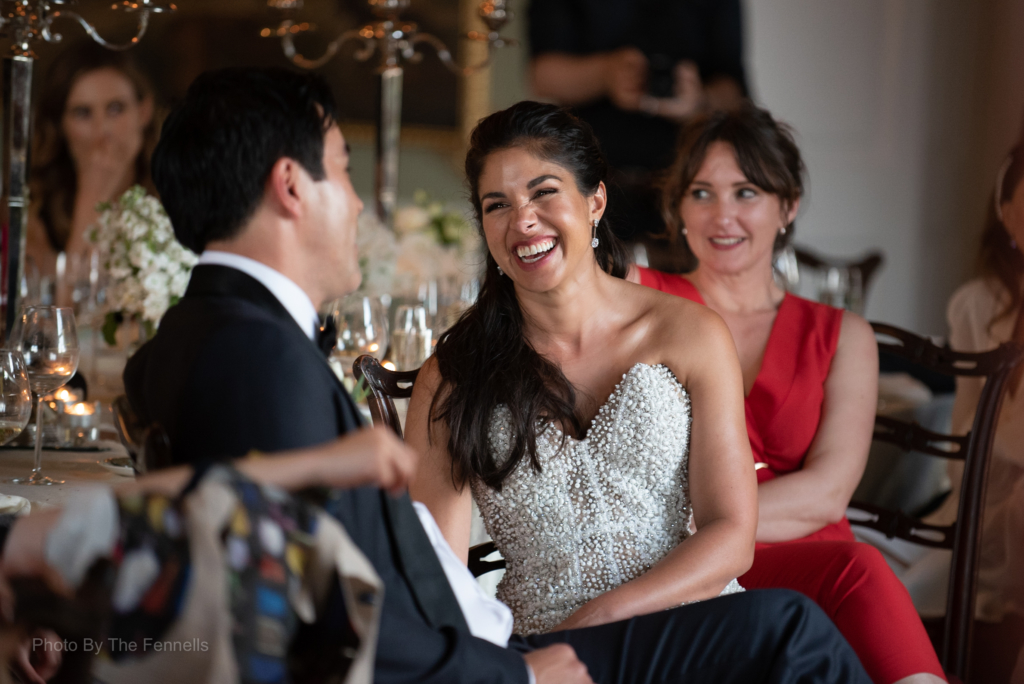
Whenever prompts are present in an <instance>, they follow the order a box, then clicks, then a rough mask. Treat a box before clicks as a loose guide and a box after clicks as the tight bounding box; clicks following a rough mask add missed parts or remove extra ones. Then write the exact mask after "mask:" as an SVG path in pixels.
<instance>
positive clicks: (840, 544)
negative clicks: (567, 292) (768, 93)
mask: <svg viewBox="0 0 1024 684" xmlns="http://www.w3.org/2000/svg"><path fill="white" fill-rule="evenodd" d="M803 170H804V168H803V162H802V161H801V158H800V152H799V150H798V149H797V147H796V144H795V143H794V142H793V138H792V135H791V134H790V132H789V130H788V128H786V127H785V126H784V125H781V124H778V123H777V122H775V121H774V120H773V119H772V117H771V115H770V114H769V113H768V112H766V111H764V110H761V109H756V108H754V107H750V108H748V109H746V110H744V111H740V112H735V113H720V114H716V115H713V116H711V117H709V118H706V119H703V120H700V121H697V122H695V123H694V124H692V125H691V126H689V127H688V128H687V130H686V131H685V132H684V134H683V139H682V146H681V148H680V154H679V157H678V158H677V160H676V163H675V164H674V166H673V167H672V170H671V176H670V177H669V182H668V185H667V186H666V190H665V196H664V207H665V216H666V220H667V222H668V225H669V226H670V230H672V229H673V228H674V229H675V230H678V231H679V233H680V234H681V236H682V237H683V239H684V241H685V243H686V246H687V247H688V248H689V249H690V251H691V252H692V254H693V256H694V258H695V260H696V262H697V264H698V265H697V267H696V269H695V270H693V271H691V272H690V273H688V274H686V276H680V275H670V274H666V273H660V272H658V271H652V270H649V269H645V268H635V269H634V270H633V271H631V273H630V279H631V280H633V281H634V282H640V283H642V284H644V285H647V286H649V287H653V288H656V289H658V290H661V291H663V292H669V293H672V294H676V295H679V296H681V297H686V298H688V299H691V300H693V301H696V302H699V303H702V304H705V305H707V306H709V307H710V308H711V309H713V310H714V311H716V312H717V313H718V314H719V315H720V316H721V317H722V318H723V319H724V320H725V322H726V324H727V325H728V327H729V330H730V331H731V332H732V336H733V339H734V341H735V343H736V349H737V352H738V354H739V357H740V365H741V367H742V370H743V382H744V391H745V394H746V400H745V403H746V420H747V433H748V435H749V437H750V446H751V449H752V451H753V454H754V461H755V468H757V477H758V485H759V486H758V513H759V520H758V527H757V546H756V551H755V554H754V564H753V567H752V568H751V569H750V571H749V572H747V573H746V574H745V575H743V576H742V577H740V578H739V580H740V584H742V585H743V586H744V587H746V588H748V589H755V588H767V587H784V588H789V589H795V590H797V591H800V592H802V593H804V594H806V595H807V596H809V597H810V598H812V599H814V600H815V601H816V602H817V603H818V605H820V606H821V607H822V608H823V609H824V610H825V612H826V613H828V614H829V616H830V617H831V618H832V620H833V621H834V622H835V623H836V625H837V626H838V627H839V629H840V631H841V632H842V633H843V635H844V636H845V637H846V638H847V640H848V641H849V642H850V644H851V645H852V646H853V648H854V650H855V651H856V652H857V654H858V655H859V656H860V658H861V661H862V662H863V664H864V667H865V668H866V669H867V671H868V674H870V675H871V677H872V679H873V680H874V681H875V682H877V683H878V684H889V683H891V682H906V683H909V682H938V681H944V678H943V673H942V668H941V667H940V666H939V663H938V659H937V658H936V656H935V651H934V649H933V648H932V645H931V643H930V641H929V640H928V636H927V634H926V633H925V630H924V627H923V625H922V624H921V620H920V618H919V617H918V615H917V613H916V612H915V611H914V606H913V604H912V603H911V600H910V596H909V595H908V594H907V591H906V589H905V588H904V587H903V585H902V584H900V582H899V580H898V579H897V578H896V576H895V575H894V574H893V573H892V571H891V570H890V569H889V567H888V566H887V565H886V564H885V561H884V560H883V559H882V556H881V554H880V553H879V552H878V551H877V550H876V549H874V548H873V547H871V546H868V545H866V544H861V543H859V542H856V541H855V540H854V537H853V533H852V532H851V530H850V524H849V522H847V520H846V517H845V511H846V507H847V504H848V503H849V501H850V497H851V495H852V494H853V490H854V489H855V488H856V486H857V483H858V482H859V481H860V477H861V474H862V473H863V470H864V464H865V462H866V460H867V453H868V447H869V445H870V441H871V433H872V425H873V422H874V415H875V403H876V397H877V382H878V352H877V347H876V344H875V338H874V334H873V333H872V331H871V327H870V326H869V325H868V324H867V322H865V321H864V319H862V318H860V317H859V316H857V315H855V314H852V313H849V312H844V311H842V310H840V309H835V308H832V307H830V306H825V305H823V304H817V303H815V302H811V301H808V300H805V299H801V298H799V297H795V296H793V295H790V294H788V293H786V292H785V291H784V290H783V289H782V288H780V287H779V286H778V285H777V284H776V282H775V280H774V278H773V272H772V258H773V255H774V253H775V251H776V250H777V249H778V248H780V247H782V246H784V245H785V243H786V242H788V240H789V239H790V238H791V237H792V233H793V220H794V218H795V217H796V214H797V210H798V209H799V206H800V197H801V195H802V193H803V181H802V175H803Z"/></svg>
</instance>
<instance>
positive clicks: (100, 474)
mask: <svg viewBox="0 0 1024 684" xmlns="http://www.w3.org/2000/svg"><path fill="white" fill-rule="evenodd" d="M127 455H128V454H127V452H126V451H125V449H124V447H123V446H121V444H119V443H118V442H115V441H100V442H98V443H96V444H95V445H91V446H90V447H88V448H87V450H75V449H73V448H68V449H43V473H44V474H45V475H49V476H50V477H52V478H53V479H55V480H64V484H54V485H24V484H14V483H12V482H11V480H12V479H14V478H17V477H26V476H27V475H29V474H30V473H31V472H32V459H33V456H34V451H33V450H32V449H30V448H10V447H2V448H0V494H5V495H9V496H20V497H23V498H25V499H28V500H29V502H30V503H31V504H32V507H33V508H46V507H49V506H60V505H62V504H63V503H64V502H65V501H67V499H68V497H70V496H71V495H72V494H73V493H74V492H75V491H76V490H79V489H82V488H83V487H91V486H104V485H105V486H115V485H118V484H121V483H123V482H127V481H128V480H129V479H131V478H130V477H125V476H124V475H120V474H118V473H115V472H113V471H112V470H109V469H108V468H105V467H104V466H103V465H101V464H102V463H103V462H104V461H106V460H107V459H109V458H118V457H125V456H127Z"/></svg>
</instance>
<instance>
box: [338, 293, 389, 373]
mask: <svg viewBox="0 0 1024 684" xmlns="http://www.w3.org/2000/svg"><path fill="white" fill-rule="evenodd" d="M330 315H331V316H332V317H334V324H335V325H336V326H337V328H338V344H337V346H335V347H334V350H333V351H332V352H331V361H332V364H337V365H338V366H340V367H341V371H342V373H343V374H344V376H345V377H348V378H352V379H354V378H353V375H352V364H353V363H355V361H356V359H357V358H359V357H360V356H362V355H363V354H369V355H370V356H372V357H374V358H375V359H377V360H378V361H380V360H381V359H382V358H384V352H386V351H387V348H388V317H387V314H386V312H385V311H384V305H383V304H381V302H380V299H379V298H377V297H364V296H358V295H357V296H353V297H346V298H345V299H339V300H337V301H336V302H334V304H333V306H332V307H331V314H330ZM336 372H337V369H336Z"/></svg>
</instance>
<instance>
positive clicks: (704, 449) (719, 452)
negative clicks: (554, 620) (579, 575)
mask: <svg viewBox="0 0 1024 684" xmlns="http://www.w3.org/2000/svg"><path fill="white" fill-rule="evenodd" d="M658 296H665V295H658ZM677 301H684V300H677ZM676 306H677V307H678V305H676ZM683 306H686V307H687V311H686V315H685V317H684V318H683V321H684V322H685V325H684V324H682V323H678V324H676V325H675V326H673V330H671V331H665V332H669V333H670V334H671V337H668V336H666V337H665V338H664V339H672V340H674V343H673V350H671V351H668V352H667V354H668V358H669V359H670V362H669V363H668V365H669V367H670V368H672V369H673V371H674V372H676V373H677V377H679V379H680V380H681V381H682V382H683V383H684V384H685V386H686V388H687V391H688V392H689V393H690V398H691V410H692V415H693V420H692V427H691V434H690V458H689V481H690V500H691V504H692V506H693V512H694V520H695V522H696V525H697V532H696V533H695V534H694V535H692V536H691V537H690V538H688V539H687V540H686V541H685V542H683V543H682V544H680V545H679V546H677V547H676V548H675V549H673V550H672V551H671V552H670V553H669V554H668V555H667V556H666V557H665V558H664V559H662V560H661V561H660V562H659V563H658V564H657V565H655V566H654V567H653V568H651V569H650V570H649V571H648V572H647V573H645V574H644V575H642V576H640V577H638V578H636V579H634V580H632V581H631V582H628V583H626V584H623V585H622V586H620V587H618V588H616V589H613V590H611V591H609V592H607V593H605V594H603V595H601V596H599V597H598V598H596V599H594V600H593V601H590V602H589V603H587V604H585V605H584V606H582V607H581V608H580V609H579V610H578V611H576V613H574V614H573V615H572V616H571V617H570V618H569V619H568V620H566V621H565V622H563V623H562V624H561V625H559V627H558V628H559V629H569V628H578V627H586V626H591V625H597V624H604V623H608V622H614V621H617V620H624V619H626V618H629V617H632V616H635V615H642V614H645V613H652V612H656V611H659V610H664V609H666V608H670V607H673V606H678V605H680V604H681V603H683V602H684V601H694V600H698V599H706V598H711V597H714V596H717V595H718V594H719V593H721V591H722V589H723V588H725V585H726V584H727V583H728V582H729V581H730V580H732V579H733V578H735V577H738V576H739V575H741V574H743V573H744V572H746V571H747V570H748V569H749V568H750V564H751V563H752V562H753V557H754V532H755V530H756V527H757V480H756V478H755V476H754V469H753V467H752V463H753V457H752V456H751V453H750V443H749V441H748V439H747V432H746V423H745V419H744V411H743V378H742V373H741V371H740V367H739V361H738V360H737V356H736V352H735V350H734V348H733V343H732V336H731V335H730V334H729V330H728V329H727V328H726V326H725V323H723V322H722V320H721V319H720V318H719V317H718V315H717V314H715V313H713V312H711V311H710V310H709V309H705V308H703V307H698V306H697V305H694V304H692V303H690V302H685V304H684V305H683ZM697 319H700V320H699V322H698V320H697ZM659 334H660V333H659ZM678 350H685V351H684V352H683V353H679V351H678ZM682 369H686V372H685V373H683V372H682Z"/></svg>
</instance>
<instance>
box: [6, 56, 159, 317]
mask: <svg viewBox="0 0 1024 684" xmlns="http://www.w3.org/2000/svg"><path fill="white" fill-rule="evenodd" d="M43 84H44V85H43V88H42V89H41V91H40V93H39V100H38V103H39V104H38V107H37V110H36V119H35V140H34V145H33V150H32V155H33V156H32V159H33V166H32V170H31V174H30V180H29V182H30V188H29V189H30V197H31V205H30V211H29V225H28V236H27V242H28V247H27V249H28V251H27V254H28V256H29V257H30V258H31V260H32V261H31V265H28V266H26V272H27V273H31V272H32V267H34V268H35V269H36V270H37V272H38V274H39V276H41V278H42V279H43V280H44V281H48V282H50V283H53V282H54V280H57V281H61V282H62V283H63V284H64V285H65V287H60V288H58V289H59V292H58V294H57V297H58V299H59V300H61V301H60V303H61V304H62V305H67V304H70V303H71V302H70V299H69V298H70V289H69V286H70V285H71V284H72V283H71V282H70V281H73V280H74V277H73V276H74V274H75V273H81V272H82V269H83V268H87V267H88V257H89V254H90V251H91V250H90V246H89V244H88V228H89V227H90V226H91V225H92V224H93V223H95V221H96V219H97V217H98V213H97V211H96V205H97V204H98V203H100V202H109V201H111V200H114V199H117V198H118V197H120V195H121V194H122V193H124V191H126V190H127V189H128V188H130V187H131V186H133V185H135V184H141V185H144V186H146V187H147V188H148V189H150V191H151V192H154V194H155V190H153V189H152V188H151V183H150V179H149V156H150V153H151V152H152V150H153V147H154V146H155V144H156V138H157V126H156V122H155V120H154V116H153V89H152V87H151V86H150V84H149V82H148V80H147V79H146V78H145V76H143V74H142V72H141V71H139V69H138V68H137V66H136V65H135V63H134V61H133V60H132V58H131V57H130V56H129V55H128V53H125V52H114V51H111V50H107V49H105V48H103V47H100V46H98V45H95V44H93V43H92V42H90V43H86V44H83V45H81V46H79V47H77V48H72V49H69V50H67V51H66V52H64V53H63V54H61V55H60V56H59V57H58V58H57V60H56V61H55V62H54V63H53V65H52V66H51V68H50V69H49V71H48V73H47V77H46V79H45V80H44V81H43ZM60 255H64V257H63V258H62V257H61V256H60ZM86 273H87V271H86ZM43 294H45V293H43Z"/></svg>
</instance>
